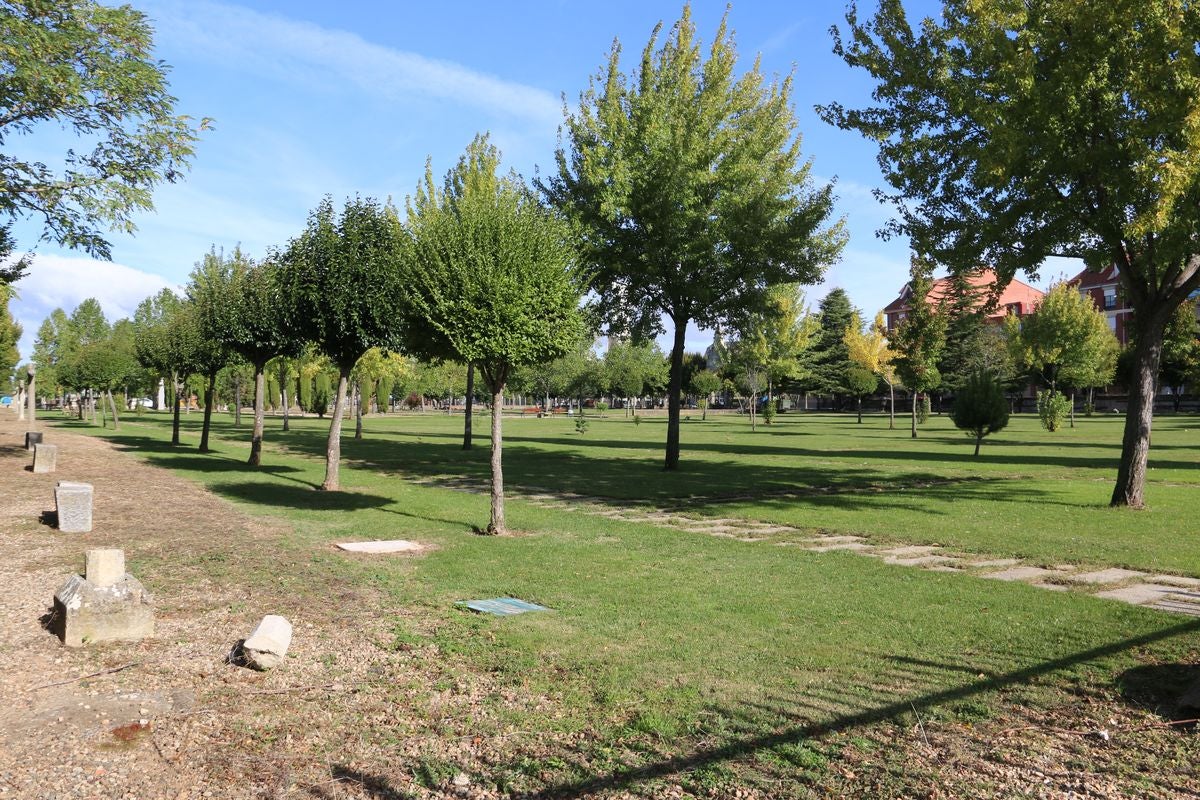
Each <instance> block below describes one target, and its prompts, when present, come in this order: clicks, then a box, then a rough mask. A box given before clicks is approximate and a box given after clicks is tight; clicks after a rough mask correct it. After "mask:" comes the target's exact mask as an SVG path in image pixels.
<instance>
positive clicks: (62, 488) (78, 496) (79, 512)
mask: <svg viewBox="0 0 1200 800" xmlns="http://www.w3.org/2000/svg"><path fill="white" fill-rule="evenodd" d="M54 509H55V511H57V512H58V529H59V530H60V531H62V532H63V533H87V532H88V531H90V530H91V529H92V485H91V484H90V483H72V482H70V481H59V482H58V483H57V484H55V486H54Z"/></svg>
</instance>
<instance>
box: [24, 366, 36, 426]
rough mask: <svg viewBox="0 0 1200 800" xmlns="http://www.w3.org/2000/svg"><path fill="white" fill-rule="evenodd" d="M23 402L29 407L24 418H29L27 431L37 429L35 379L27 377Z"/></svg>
mask: <svg viewBox="0 0 1200 800" xmlns="http://www.w3.org/2000/svg"><path fill="white" fill-rule="evenodd" d="M25 402H26V405H28V406H29V410H28V412H27V413H26V416H27V417H29V419H28V420H27V422H29V430H31V431H32V430H35V429H36V428H37V377H36V376H34V375H30V376H29V387H28V388H27V389H26V390H25Z"/></svg>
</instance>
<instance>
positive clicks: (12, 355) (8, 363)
mask: <svg viewBox="0 0 1200 800" xmlns="http://www.w3.org/2000/svg"><path fill="white" fill-rule="evenodd" d="M12 297H13V290H12V287H11V286H8V285H6V284H3V283H0V375H9V374H11V373H12V371H13V368H14V367H16V366H17V362H18V361H20V360H21V353H20V351H19V350H17V342H19V341H20V340H21V332H22V331H21V326H20V325H19V324H17V321H16V320H15V319H13V315H12V312H11V311H9V308H8V301H9V300H11V299H12ZM35 363H36V362H35ZM41 381H42V376H41V374H40V373H39V375H38V383H39V384H41ZM42 385H44V384H42ZM51 385H53V383H51Z"/></svg>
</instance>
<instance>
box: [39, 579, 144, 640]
mask: <svg viewBox="0 0 1200 800" xmlns="http://www.w3.org/2000/svg"><path fill="white" fill-rule="evenodd" d="M54 629H55V630H54V632H55V633H56V634H58V636H59V638H61V639H62V641H63V644H65V645H66V646H67V647H82V646H83V645H85V644H94V643H96V642H110V641H136V640H138V639H144V638H146V637H148V636H153V635H154V598H153V596H152V595H151V594H150V593H149V592H147V591H146V589H145V587H143V586H142V584H141V583H139V582H138V580H137V579H136V578H134V577H133V576H132V575H123V576H122V577H121V579H120V580H118V581H117V582H115V583H113V584H112V585H110V586H96V585H95V584H93V583H92V582H91V581H89V580H88V579H87V578H84V577H83V576H81V575H72V576H71V577H70V578H69V579H68V580H67V582H66V583H64V584H63V586H62V588H61V589H59V590H58V591H57V592H56V593H55V594H54Z"/></svg>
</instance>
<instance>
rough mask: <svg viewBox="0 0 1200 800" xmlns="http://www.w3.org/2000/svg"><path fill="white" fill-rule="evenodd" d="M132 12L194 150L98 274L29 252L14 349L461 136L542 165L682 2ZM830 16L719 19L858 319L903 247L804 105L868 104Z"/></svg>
mask: <svg viewBox="0 0 1200 800" xmlns="http://www.w3.org/2000/svg"><path fill="white" fill-rule="evenodd" d="M133 5H134V6H135V7H137V8H139V9H140V10H142V11H144V12H145V13H146V14H147V15H148V16H149V17H150V18H151V19H152V20H153V23H154V27H155V29H156V37H155V42H156V48H157V53H158V56H159V57H160V58H161V59H162V60H164V61H166V62H167V63H168V64H170V65H171V67H172V72H171V84H172V90H173V93H174V94H175V95H176V96H177V97H178V98H179V110H180V111H181V112H182V113H187V114H191V115H194V116H196V117H202V116H207V117H212V118H213V119H214V120H215V123H214V125H215V127H214V129H213V130H212V131H210V132H208V133H206V134H205V135H204V137H203V140H202V141H201V142H200V144H199V146H198V148H197V152H196V157H195V162H194V166H193V169H192V172H191V173H190V175H189V176H188V177H187V179H186V180H185V181H184V182H183V183H180V184H177V185H170V186H166V187H162V188H161V189H159V191H158V192H157V193H156V195H155V204H156V211H155V212H154V213H152V214H146V215H143V216H141V217H139V218H138V219H137V224H138V228H139V230H138V232H137V234H136V235H134V236H132V237H131V236H125V235H123V234H114V236H113V239H112V242H113V262H112V263H111V264H105V263H100V262H95V261H93V260H91V259H89V258H86V257H85V256H84V255H83V254H81V253H72V252H67V251H62V250H59V249H56V248H54V247H52V246H49V245H47V244H41V245H39V246H38V247H37V257H36V261H35V266H34V269H33V271H32V274H31V275H30V276H29V277H28V278H26V279H25V280H23V281H21V282H20V283H19V284H17V289H18V292H19V294H20V298H19V300H17V301H16V302H15V303H14V306H13V310H14V312H15V313H16V315H17V317H18V319H19V320H20V321H21V322H22V324H23V325H24V326H25V338H24V339H23V340H22V350H23V353H24V354H25V355H27V354H28V353H29V347H30V345H31V343H32V338H33V335H34V334H35V333H36V330H37V326H38V325H39V324H40V322H41V320H42V319H43V318H44V317H45V316H46V315H47V314H48V313H49V312H50V311H51V310H52V309H53V308H54V307H56V306H61V307H63V308H65V309H66V310H67V311H70V310H71V308H73V307H74V306H75V304H77V303H78V302H79V301H80V300H81V299H83V298H85V297H89V296H95V297H97V298H99V299H100V301H101V303H102V305H103V306H104V308H105V310H106V312H107V313H108V315H109V317H110V318H117V317H120V316H126V315H129V314H131V313H132V311H133V308H134V307H135V306H136V305H137V303H138V302H139V301H140V300H141V299H142V298H143V297H145V296H147V295H149V294H151V293H153V292H155V291H157V290H158V289H159V288H160V287H162V286H166V285H172V286H178V285H182V284H183V283H184V282H185V281H186V279H187V274H188V272H189V271H190V270H191V268H192V266H193V265H194V264H195V262H196V261H198V260H199V259H200V257H201V256H202V255H203V253H204V252H205V251H207V250H208V249H209V247H211V246H216V247H218V248H222V247H223V248H226V249H229V248H232V247H233V246H234V245H236V244H240V245H241V246H242V248H243V249H245V250H247V251H249V252H250V254H251V255H254V256H259V255H262V254H263V253H264V252H265V251H266V249H267V248H268V247H271V246H282V245H284V244H285V243H286V242H287V240H288V238H289V237H291V236H294V235H295V234H296V233H298V232H299V230H300V229H301V228H302V227H303V225H304V220H305V216H306V214H307V213H308V211H309V209H311V208H312V207H313V206H315V205H316V204H317V202H318V201H319V200H320V198H321V197H322V196H323V195H326V194H331V195H333V196H334V198H335V199H336V200H340V199H341V198H344V197H346V196H348V195H353V194H362V195H371V196H377V197H387V196H391V197H393V198H394V199H395V200H396V201H397V202H401V201H403V198H404V197H405V195H407V194H409V193H410V192H411V191H412V190H413V188H414V187H415V186H416V183H417V181H418V180H419V178H420V177H421V175H422V173H423V170H424V164H425V159H426V157H427V156H428V157H431V158H432V159H433V165H434V171H435V174H437V175H439V176H440V175H441V174H442V173H443V172H444V171H445V170H446V169H447V168H448V167H449V166H451V165H452V164H453V163H454V161H455V160H456V159H457V157H458V154H459V153H460V152H461V151H462V149H463V148H464V147H465V146H466V144H467V143H468V142H470V140H471V138H472V137H473V136H474V135H475V133H476V132H479V131H490V132H491V135H492V138H493V140H494V141H495V143H496V144H497V145H498V146H499V147H500V148H501V150H502V151H503V153H504V158H505V162H506V166H509V167H514V168H516V169H517V170H518V171H519V172H521V173H523V174H524V175H525V176H526V177H531V176H532V175H533V174H534V173H535V170H536V169H537V168H538V167H541V169H542V170H547V169H549V168H551V167H552V165H553V153H554V148H555V145H556V142H557V128H558V125H559V123H560V121H561V117H562V113H561V108H562V102H561V99H560V98H561V97H562V96H563V95H564V94H565V95H566V97H567V98H568V102H569V103H571V104H574V103H575V102H576V101H577V98H578V95H579V92H580V91H581V90H582V89H584V88H585V87H586V85H587V81H588V78H589V77H590V76H591V75H593V74H595V72H596V71H597V70H598V69H599V68H600V67H601V66H602V65H603V64H604V63H605V61H606V58H607V54H608V51H609V48H610V47H611V45H612V42H613V39H614V37H616V38H618V39H619V40H620V41H621V43H622V45H623V48H624V55H625V63H626V65H628V64H629V63H632V62H631V59H636V58H637V57H638V56H639V55H640V53H641V50H642V48H643V47H644V45H645V43H646V41H647V39H648V38H649V35H650V33H651V31H652V29H653V27H654V25H655V24H656V23H657V22H658V21H660V20H662V21H664V22H665V24H666V25H667V26H668V27H669V26H670V24H671V23H672V22H674V21H675V20H676V19H677V18H678V16H679V13H680V9H681V4H680V3H676V2H648V1H646V0H643V1H642V2H630V1H629V0H616V1H615V2H603V3H583V2H567V1H566V0H561V1H557V2H556V1H555V0H527V1H526V2H521V3H496V2H484V1H483V0H479V2H440V3H419V2H389V3H375V2H343V3H329V2H319V3H318V2H291V1H288V2H285V1H284V0H260V1H257V2H254V1H251V2H238V3H234V2H207V1H206V0H195V1H186V0H185V1H182V2H179V1H176V0H133ZM862 6H863V8H864V9H867V8H870V7H871V3H870V1H869V0H867V2H864V3H863V4H862ZM933 7H934V6H933V4H932V3H930V2H928V0H920V1H919V2H918V0H912V2H910V3H909V8H910V10H911V12H912V13H918V12H919V13H929V12H930V11H931V9H933ZM844 9H845V5H844V3H843V2H841V0H833V1H827V0H812V1H811V2H794V0H793V2H761V1H757V0H756V1H755V2H750V0H742V2H740V3H735V4H734V5H733V7H732V10H731V11H730V15H729V21H730V26H731V28H732V29H733V31H734V34H735V37H736V42H737V47H738V52H739V54H740V61H739V67H740V68H742V69H748V68H749V67H750V66H751V65H752V63H753V59H754V57H755V55H756V54H760V55H761V58H762V69H763V71H764V72H766V73H767V74H778V75H787V74H790V73H792V72H793V70H794V75H795V89H794V93H793V99H794V103H795V106H796V111H797V116H798V118H799V122H800V131H801V134H802V136H803V150H804V152H805V154H806V155H807V156H809V157H811V158H812V159H813V174H814V176H815V177H816V178H817V179H818V180H821V181H827V180H830V179H833V178H836V179H837V187H836V190H835V191H836V193H837V195H838V198H839V199H838V204H837V214H838V215H840V216H844V217H845V218H846V220H847V224H848V227H849V232H850V242H849V245H848V247H847V248H846V250H845V252H844V254H843V257H842V260H841V262H840V263H838V264H835V265H833V266H832V267H831V268H830V269H829V271H828V274H827V276H826V280H825V283H824V284H822V285H821V286H815V287H812V288H810V290H809V299H810V301H812V303H813V305H814V306H815V304H816V301H817V300H819V299H820V298H821V297H822V296H823V295H824V294H825V292H826V291H827V290H828V289H829V288H831V287H833V286H841V287H842V288H844V289H846V290H847V291H848V292H849V294H850V297H851V300H852V301H853V302H854V303H855V305H857V306H858V307H860V308H862V309H863V310H864V311H865V312H866V313H867V314H868V315H871V314H873V313H874V312H875V311H877V310H878V309H880V308H882V307H883V306H884V305H885V304H886V303H888V302H889V301H890V300H891V299H892V298H893V297H894V296H895V294H896V292H897V290H898V289H899V287H900V286H901V285H902V284H903V283H904V281H905V279H906V272H907V266H908V249H907V244H906V243H905V242H903V241H890V242H884V241H881V240H879V239H878V238H876V236H875V230H876V229H877V228H879V227H880V225H881V224H882V223H883V222H884V221H885V220H886V219H887V218H888V217H889V210H888V209H887V208H885V207H883V206H881V205H880V204H879V203H877V202H876V200H875V199H874V198H873V196H872V195H871V190H872V188H873V187H875V186H877V185H879V184H880V183H881V178H880V173H879V169H878V167H877V165H876V163H875V149H874V148H873V147H872V146H871V145H870V144H869V143H867V142H866V141H864V140H863V139H862V138H861V137H859V136H858V135H857V134H854V133H848V132H845V131H840V130H837V129H835V128H832V127H831V126H829V125H826V124H825V123H823V122H821V121H820V120H819V119H818V118H817V116H816V115H815V113H814V111H813V106H814V105H815V104H818V103H826V102H829V101H831V100H839V101H841V102H843V103H846V104H848V105H853V104H862V103H865V102H866V101H867V100H868V99H869V92H870V85H869V83H868V82H867V80H866V78H865V76H863V75H861V74H858V73H855V72H852V71H851V70H850V69H849V68H848V67H847V66H846V65H845V64H844V63H842V62H841V61H840V60H838V59H837V58H836V57H835V56H834V55H833V54H832V52H831V38H830V35H829V32H828V31H829V27H830V26H831V25H834V24H839V23H842V22H843V15H844ZM724 11H725V4H724V2H707V1H705V2H695V3H694V4H693V17H694V19H695V21H696V24H697V28H698V33H699V35H700V36H701V38H702V39H703V40H704V41H705V42H706V43H707V42H711V40H712V37H713V34H714V32H715V31H716V28H717V25H718V23H719V21H720V18H721V15H722V14H723V13H724ZM21 146H23V147H27V148H32V149H33V150H34V151H45V152H47V153H49V152H50V151H53V150H55V149H56V148H57V150H58V151H59V152H61V150H62V148H63V147H64V146H65V141H64V140H63V137H62V135H61V134H60V133H58V132H56V131H54V130H52V129H51V130H45V131H38V133H37V134H36V135H35V136H33V137H29V138H28V139H27V140H26V141H24V142H22V143H21ZM31 231H32V229H30V228H28V227H26V226H18V228H17V230H16V233H17V235H18V236H19V237H20V244H21V246H23V247H28V246H30V245H31V244H33V239H35V238H36V235H37V234H36V231H32V232H31ZM1044 277H1050V276H1049V275H1044ZM710 340H711V334H710V333H709V332H706V331H696V330H692V331H690V332H689V335H688V347H689V349H691V350H702V349H703V348H704V347H705V346H707V344H708V342H709V341H710Z"/></svg>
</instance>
